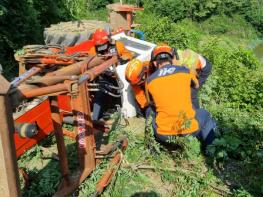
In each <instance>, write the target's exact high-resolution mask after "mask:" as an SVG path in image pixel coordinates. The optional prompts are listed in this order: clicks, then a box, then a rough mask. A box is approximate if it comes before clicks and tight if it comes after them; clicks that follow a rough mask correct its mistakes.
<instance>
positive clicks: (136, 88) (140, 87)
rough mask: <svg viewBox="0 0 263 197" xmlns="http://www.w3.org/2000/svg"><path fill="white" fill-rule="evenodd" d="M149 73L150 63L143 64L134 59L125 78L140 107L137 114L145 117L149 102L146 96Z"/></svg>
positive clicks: (127, 68) (126, 71) (128, 66)
mask: <svg viewBox="0 0 263 197" xmlns="http://www.w3.org/2000/svg"><path fill="white" fill-rule="evenodd" d="M148 72H149V62H142V61H140V60H138V59H133V60H132V61H130V62H129V64H128V65H127V67H126V70H125V78H126V80H127V81H128V82H129V83H130V85H131V88H132V90H133V93H134V97H135V100H136V102H137V104H138V105H139V106H138V108H137V110H136V111H137V114H139V115H142V116H145V110H146V108H147V107H148V101H147V98H146V96H145V79H146V77H147V75H148Z"/></svg>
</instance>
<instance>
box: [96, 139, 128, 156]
mask: <svg viewBox="0 0 263 197" xmlns="http://www.w3.org/2000/svg"><path fill="white" fill-rule="evenodd" d="M124 141H127V136H123V137H122V138H120V139H119V140H118V141H116V142H115V143H110V144H107V145H106V146H105V147H104V148H103V149H101V150H99V151H96V154H100V155H108V154H110V153H112V152H113V151H115V150H117V148H121V146H122V144H123V142H124Z"/></svg>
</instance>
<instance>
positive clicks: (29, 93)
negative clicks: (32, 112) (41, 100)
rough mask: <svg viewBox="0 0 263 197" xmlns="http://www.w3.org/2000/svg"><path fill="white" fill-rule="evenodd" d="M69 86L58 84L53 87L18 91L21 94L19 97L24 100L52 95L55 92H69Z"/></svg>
mask: <svg viewBox="0 0 263 197" xmlns="http://www.w3.org/2000/svg"><path fill="white" fill-rule="evenodd" d="M68 87H69V86H68V85H67V84H65V83H59V84H57V85H53V86H47V87H43V88H35V89H25V90H22V91H21V90H19V92H20V93H21V96H23V97H24V98H33V97H37V96H43V95H47V94H53V93H57V92H62V91H67V90H69V88H68Z"/></svg>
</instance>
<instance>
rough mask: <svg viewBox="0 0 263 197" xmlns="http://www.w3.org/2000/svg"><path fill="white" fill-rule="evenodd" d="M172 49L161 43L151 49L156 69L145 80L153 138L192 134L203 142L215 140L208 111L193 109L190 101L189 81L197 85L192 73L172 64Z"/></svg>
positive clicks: (161, 138) (159, 138)
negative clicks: (151, 116)
mask: <svg viewBox="0 0 263 197" xmlns="http://www.w3.org/2000/svg"><path fill="white" fill-rule="evenodd" d="M173 59H174V50H173V49H172V48H171V47H169V46H167V45H160V46H157V47H155V48H154V50H153V52H152V60H151V61H152V63H153V64H151V65H152V66H154V67H155V69H156V70H155V72H154V73H153V74H151V75H150V76H149V77H148V79H147V81H146V91H148V94H149V98H150V99H149V100H150V102H151V103H152V104H151V105H152V107H151V108H152V111H153V112H154V114H155V115H154V117H153V128H154V133H155V138H156V139H157V140H158V141H160V142H167V141H168V140H169V138H171V137H173V136H187V135H192V136H195V137H197V138H199V139H201V140H202V141H203V142H204V143H205V145H209V144H211V143H212V141H213V139H214V128H215V122H214V121H213V119H212V118H211V116H210V114H209V112H208V111H206V110H204V109H195V108H194V107H193V103H192V100H191V84H192V83H194V84H195V88H198V87H199V84H198V80H197V79H196V76H195V74H194V73H192V72H191V71H190V70H189V69H188V68H186V67H184V66H177V65H173V64H172V63H173Z"/></svg>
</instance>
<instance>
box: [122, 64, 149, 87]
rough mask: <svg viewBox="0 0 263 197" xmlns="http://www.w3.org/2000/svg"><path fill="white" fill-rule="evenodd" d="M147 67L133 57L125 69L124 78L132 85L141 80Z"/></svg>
mask: <svg viewBox="0 0 263 197" xmlns="http://www.w3.org/2000/svg"><path fill="white" fill-rule="evenodd" d="M146 71H147V67H146V66H145V65H144V64H143V62H142V61H141V60H138V59H133V60H131V61H130V62H129V64H128V65H127V67H126V70H125V78H126V80H127V81H128V82H129V83H131V84H132V85H135V84H138V83H140V82H143V78H144V76H145V73H146Z"/></svg>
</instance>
